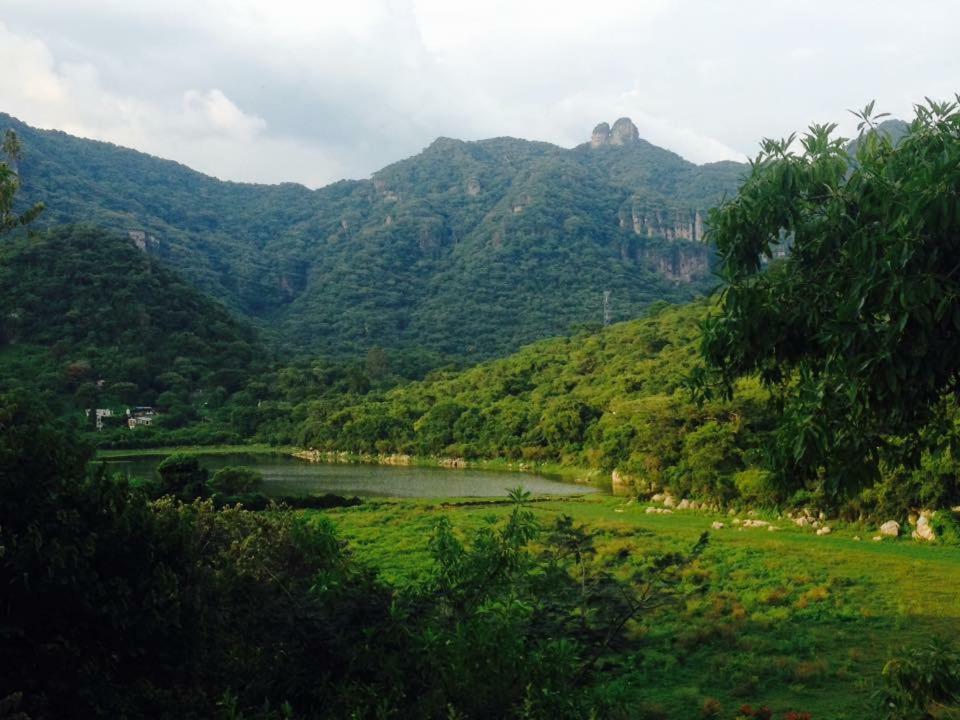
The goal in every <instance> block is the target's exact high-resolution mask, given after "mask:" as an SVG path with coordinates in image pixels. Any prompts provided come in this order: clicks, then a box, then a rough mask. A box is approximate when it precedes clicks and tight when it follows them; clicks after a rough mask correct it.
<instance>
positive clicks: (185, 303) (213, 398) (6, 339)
mask: <svg viewBox="0 0 960 720" xmlns="http://www.w3.org/2000/svg"><path fill="white" fill-rule="evenodd" d="M266 366H267V361H266V353H265V350H264V348H263V346H262V345H261V344H260V342H259V340H258V339H257V337H256V334H255V332H254V331H253V330H252V329H251V328H250V327H248V326H246V325H245V324H244V323H242V322H239V321H237V320H235V319H234V318H232V317H231V316H230V314H229V313H228V312H227V311H226V309H225V308H223V307H222V306H221V305H219V304H217V303H215V302H213V301H212V300H210V299H209V298H207V297H206V296H204V295H202V294H201V293H199V292H197V291H196V290H195V289H194V288H192V287H190V286H189V285H188V284H186V283H184V282H183V281H182V280H180V279H179V278H178V277H177V276H176V275H175V274H174V273H172V272H170V271H169V270H167V269H166V268H164V267H163V265H162V264H161V263H159V262H158V261H157V260H156V259H155V258H152V257H150V256H149V255H148V254H146V253H144V252H143V251H142V250H140V249H138V248H137V247H136V246H135V244H134V242H133V241H131V240H130V239H129V238H127V237H122V236H119V235H115V234H111V233H108V232H105V231H103V230H99V229H95V228H89V227H83V226H63V227H59V228H57V229H55V230H51V231H47V232H39V233H33V234H31V235H30V236H29V237H24V236H20V237H12V236H7V237H6V238H5V239H4V241H3V244H2V245H0V391H8V390H12V389H17V388H27V389H29V390H30V391H31V393H35V394H39V395H41V396H43V397H45V398H46V399H48V400H49V401H51V402H52V404H53V405H55V406H59V407H60V408H61V409H62V411H64V412H70V411H71V410H72V409H75V410H83V409H86V408H91V407H103V408H111V407H113V408H122V407H123V406H127V407H129V406H131V405H151V406H152V405H156V406H159V407H160V409H161V410H162V412H163V418H164V421H163V423H162V424H164V425H166V426H168V427H177V426H178V425H181V424H183V423H185V422H189V421H193V420H197V419H199V417H198V416H197V415H196V413H197V411H198V409H200V408H203V409H205V410H206V411H208V412H212V411H215V410H216V409H217V408H219V407H220V406H221V405H223V403H224V402H225V401H226V400H227V398H228V397H229V396H231V395H232V394H234V393H236V392H238V391H239V390H241V388H243V387H244V386H245V385H246V383H247V382H248V381H249V380H250V378H251V377H252V376H254V375H255V374H258V373H259V372H261V371H263V370H264V369H265V368H266Z"/></svg>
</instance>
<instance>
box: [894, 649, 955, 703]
mask: <svg viewBox="0 0 960 720" xmlns="http://www.w3.org/2000/svg"><path fill="white" fill-rule="evenodd" d="M882 677H883V684H884V688H883V689H882V690H881V691H880V692H879V693H878V694H877V700H878V701H879V708H880V711H881V712H882V713H883V715H882V716H881V717H883V718H885V720H924V719H925V718H930V717H955V716H956V714H957V713H960V651H958V650H957V649H956V648H952V647H949V646H947V645H944V644H942V643H932V644H930V645H928V646H926V647H921V648H915V649H913V650H909V651H907V652H906V653H904V654H903V655H902V656H900V657H897V658H893V659H892V660H890V661H889V662H887V664H886V665H885V666H884V668H883V674H882Z"/></svg>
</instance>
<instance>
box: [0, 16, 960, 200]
mask: <svg viewBox="0 0 960 720" xmlns="http://www.w3.org/2000/svg"><path fill="white" fill-rule="evenodd" d="M957 27H960V2H956V1H955V0H911V2H909V3H903V2H902V0H899V1H897V2H890V1H888V0H870V1H869V2H867V1H864V2H861V1H860V0H830V1H829V2H828V1H824V0H805V1H804V2H800V1H799V0H790V1H781V0H605V2H603V3H600V4H594V3H590V2H586V1H585V0H580V1H579V2H563V1H561V0H472V1H466V2H461V1H460V0H332V1H331V0H309V1H299V0H0V68H2V72H0V111H2V112H7V113H9V114H11V115H14V116H16V117H18V118H20V119H21V120H23V121H25V122H27V123H29V124H31V125H34V126H37V127H42V128H55V129H60V130H64V131H66V132H69V133H72V134H74V135H79V136H83V137H89V138H95V139H99V140H106V141H110V142H114V143H117V144H119V145H125V146H128V147H133V148H136V149H138V150H142V151H144V152H148V153H151V154H153V155H158V156H161V157H166V158H171V159H173V160H177V161H179V162H182V163H184V164H186V165H189V166H190V167H193V168H195V169H197V170H200V171H202V172H205V173H207V174H210V175H214V176H216V177H220V178H223V179H229V180H237V181H250V182H265V183H276V182H299V183H303V184H304V185H307V186H309V187H319V186H322V185H325V184H327V183H330V182H333V181H335V180H338V179H342V178H362V177H368V176H369V175H370V174H371V173H373V172H375V171H376V170H378V169H379V168H381V167H383V166H385V165H388V164H389V163H391V162H395V161H397V160H400V159H403V158H405V157H409V156H410V155H413V154H415V153H417V152H419V151H420V150H422V149H423V148H424V147H426V146H427V145H429V144H430V142H432V141H433V140H434V139H435V138H437V137H439V136H446V137H456V138H461V139H464V140H476V139H482V138H486V137H496V136H502V135H509V136H513V137H521V138H526V139H530V140H545V141H548V142H553V143H556V144H558V145H561V146H564V147H573V146H575V145H577V144H579V143H581V142H584V141H585V140H587V139H589V136H590V131H591V130H592V128H593V126H594V125H596V124H597V123H598V122H601V121H606V122H610V123H613V121H614V120H616V119H617V118H618V117H621V116H628V117H630V118H632V119H633V121H634V122H635V123H636V125H637V126H638V128H639V131H640V136H641V137H643V138H645V139H647V140H649V141H650V142H653V143H655V144H657V145H660V146H662V147H666V148H669V149H670V150H673V151H674V152H677V153H679V154H680V155H682V156H683V157H685V158H687V159H689V160H692V161H694V162H698V163H702V162H712V161H716V160H723V159H735V160H743V159H745V158H746V157H747V156H749V155H753V154H755V153H756V151H757V149H758V143H759V141H760V139H761V138H764V137H782V136H785V135H787V134H789V133H790V132H793V131H795V130H803V129H804V128H805V127H807V126H808V125H809V124H810V123H812V122H838V123H839V124H840V130H841V131H842V132H844V133H845V134H847V135H849V134H852V133H853V132H854V128H855V125H856V123H855V121H854V120H853V118H852V116H850V115H849V113H848V112H847V111H848V110H849V109H851V108H861V107H863V106H864V105H865V104H866V103H867V102H869V101H870V100H872V99H875V100H876V101H877V108H878V110H882V111H886V112H890V113H892V114H893V115H895V116H898V117H902V118H907V119H909V117H911V116H912V108H913V105H914V103H917V102H922V101H923V98H924V97H925V96H926V97H932V98H934V99H941V100H942V99H948V98H952V97H953V96H954V93H955V92H957V91H960V50H958V49H957V45H956V28H957Z"/></svg>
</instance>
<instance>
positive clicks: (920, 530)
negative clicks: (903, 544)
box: [913, 515, 937, 542]
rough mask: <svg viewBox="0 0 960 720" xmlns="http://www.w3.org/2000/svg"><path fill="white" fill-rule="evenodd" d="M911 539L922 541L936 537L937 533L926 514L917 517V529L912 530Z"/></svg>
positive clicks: (928, 540)
mask: <svg viewBox="0 0 960 720" xmlns="http://www.w3.org/2000/svg"><path fill="white" fill-rule="evenodd" d="M913 539H914V540H923V541H924V542H930V541H931V540H936V539H937V534H936V533H935V532H934V531H933V526H932V525H930V520H929V519H928V518H927V516H926V515H921V516H920V517H919V518H917V529H916V530H914V531H913Z"/></svg>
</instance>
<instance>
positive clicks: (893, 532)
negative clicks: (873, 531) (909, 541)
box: [880, 520, 900, 537]
mask: <svg viewBox="0 0 960 720" xmlns="http://www.w3.org/2000/svg"><path fill="white" fill-rule="evenodd" d="M880 536H881V537H900V523H898V522H897V521H896V520H887V521H886V522H885V523H884V524H883V525H881V526H880Z"/></svg>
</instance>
